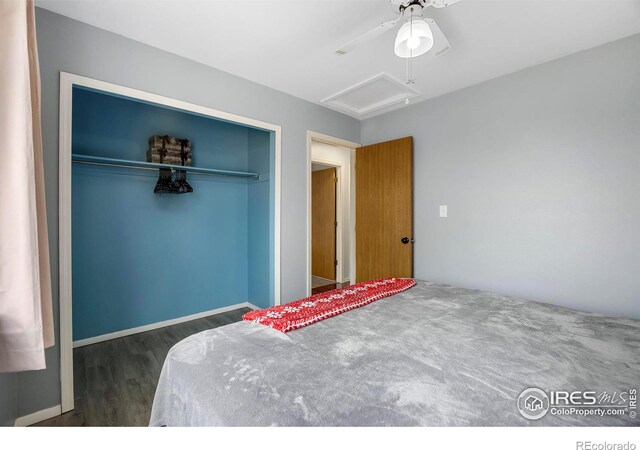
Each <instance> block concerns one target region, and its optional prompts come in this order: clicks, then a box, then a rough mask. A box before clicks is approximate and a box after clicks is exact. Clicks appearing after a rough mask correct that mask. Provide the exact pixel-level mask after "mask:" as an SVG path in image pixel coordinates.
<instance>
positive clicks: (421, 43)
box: [393, 18, 433, 58]
mask: <svg viewBox="0 0 640 450" xmlns="http://www.w3.org/2000/svg"><path fill="white" fill-rule="evenodd" d="M431 47H433V33H432V32H431V28H429V24H427V22H425V21H424V20H422V19H413V18H412V19H410V20H408V21H407V22H405V24H404V25H402V26H401V27H400V29H399V30H398V34H397V35H396V43H395V45H394V47H393V50H394V52H395V54H396V56H399V57H400V58H413V57H414V56H420V55H424V54H425V53H427V52H428V51H429V50H431Z"/></svg>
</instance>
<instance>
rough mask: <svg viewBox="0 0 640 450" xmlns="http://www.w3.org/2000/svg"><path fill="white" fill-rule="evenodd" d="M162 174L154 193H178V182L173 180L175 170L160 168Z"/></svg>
mask: <svg viewBox="0 0 640 450" xmlns="http://www.w3.org/2000/svg"><path fill="white" fill-rule="evenodd" d="M159 170H160V176H159V177H158V182H157V183H156V187H155V189H154V190H153V192H154V194H178V193H179V190H180V188H179V187H178V183H176V182H175V181H174V180H173V172H172V171H171V169H159Z"/></svg>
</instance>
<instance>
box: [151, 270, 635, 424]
mask: <svg viewBox="0 0 640 450" xmlns="http://www.w3.org/2000/svg"><path fill="white" fill-rule="evenodd" d="M528 388H539V389H540V390H542V391H544V392H545V393H547V394H548V395H552V392H574V391H579V392H581V393H584V392H585V391H587V392H595V393H597V395H601V394H602V393H605V395H606V396H609V397H608V398H607V397H604V399H605V400H606V401H607V402H608V403H611V404H613V402H614V400H615V401H621V400H626V405H627V409H626V412H624V411H623V413H622V414H620V415H607V414H606V413H605V414H604V415H602V416H599V415H586V414H584V413H578V412H574V413H573V414H568V413H566V410H563V411H565V414H552V413H551V411H549V412H548V413H546V414H545V415H544V416H543V417H541V418H539V419H537V420H531V419H528V418H525V417H524V415H523V414H522V413H521V412H520V410H519V407H518V406H519V405H521V403H520V402H522V401H523V399H522V398H521V399H520V400H519V397H520V396H521V394H522V393H523V391H525V390H527V389H528ZM638 388H640V321H637V320H632V319H623V318H612V317H605V316H602V315H597V314H591V313H585V312H580V311H575V310H571V309H566V308H561V307H557V306H553V305H548V304H542V303H536V302H531V301H524V300H519V299H515V298H510V297H504V296H500V295H496V294H491V293H487V292H481V291H477V290H469V289H460V288H454V287H450V286H445V285H439V284H433V283H427V282H418V283H417V285H416V286H415V287H413V288H412V289H409V290H408V291H405V292H403V293H400V294H397V295H394V296H392V297H388V298H385V299H382V300H379V301H376V302H374V303H371V304H369V305H367V306H365V307H362V308H359V309H356V310H353V311H349V312H346V313H344V314H341V315H339V316H336V317H333V318H330V319H326V320H323V321H321V322H318V323H315V324H313V325H309V326H307V327H304V328H301V329H298V330H295V331H291V332H289V333H286V334H285V333H282V332H280V331H276V330H274V329H271V328H268V327H265V326H263V325H259V324H256V323H252V322H238V323H234V324H230V325H227V326H223V327H220V328H216V329H213V330H208V331H204V332H202V333H199V334H195V335H193V336H191V337H189V338H187V339H185V340H183V341H181V342H179V343H178V344H176V345H175V346H174V347H173V348H172V349H171V351H170V352H169V354H168V356H167V359H166V361H165V363H164V366H163V369H162V373H161V375H160V379H159V382H158V388H157V391H156V395H155V399H154V403H153V410H152V414H151V421H150V425H151V426H164V425H166V426H529V425H542V426H550V425H552V426H555V425H563V426H575V425H580V426H582V425H584V426H604V425H606V426H614V425H636V426H637V425H640V420H639V419H638V418H637V417H634V414H631V410H630V409H629V395H630V393H633V390H634V389H638ZM598 401H599V402H600V400H598ZM603 401H604V400H603ZM583 403H585V402H583ZM546 406H547V407H548V406H549V405H546ZM603 409H605V410H606V409H607V408H603ZM618 409H620V408H618ZM578 410H579V411H583V410H584V408H580V407H578V408H576V411H578ZM633 412H634V413H635V410H634V411H633Z"/></svg>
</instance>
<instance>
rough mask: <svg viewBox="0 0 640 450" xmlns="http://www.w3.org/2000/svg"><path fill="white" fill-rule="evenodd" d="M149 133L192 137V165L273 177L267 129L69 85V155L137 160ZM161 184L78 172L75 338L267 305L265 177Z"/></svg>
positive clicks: (138, 175)
mask: <svg viewBox="0 0 640 450" xmlns="http://www.w3.org/2000/svg"><path fill="white" fill-rule="evenodd" d="M152 134H169V135H173V136H178V137H186V138H189V139H191V140H192V150H193V165H197V166H199V167H211V168H221V169H229V170H249V169H251V170H256V171H260V172H261V173H266V174H269V173H270V170H271V168H270V164H269V161H270V154H271V153H272V152H273V148H272V145H271V144H270V141H271V139H270V133H268V132H266V131H262V130H255V129H251V128H248V127H243V126H238V125H235V124H230V123H226V122H221V121H217V120H213V119H210V118H204V117H201V116H197V115H193V114H189V113H186V112H180V111H176V110H172V109H168V108H164V107H159V106H153V105H149V104H145V103H142V102H137V101H133V100H130V99H123V98H118V97H115V96H111V95H108V94H102V93H97V92H93V91H88V90H84V89H78V88H75V89H74V93H73V136H72V138H73V152H74V153H81V154H86V155H93V156H103V157H114V158H122V159H135V160H140V161H144V160H145V152H146V150H147V146H148V144H147V140H148V138H149V136H151V135H152ZM265 161H266V164H265ZM250 166H251V167H250ZM157 177H158V173H157V172H156V171H141V170H129V169H124V168H110V167H97V166H86V165H80V164H74V165H73V178H72V191H73V192H72V202H73V203H72V227H73V228H72V236H73V338H74V340H79V339H86V338H89V337H93V336H99V335H102V334H106V333H111V332H115V331H120V330H125V329H129V328H134V327H138V326H142V325H148V324H152V323H155V322H160V321H164V320H169V319H174V318H178V317H183V316H187V315H190V314H195V313H199V312H203V311H208V310H212V309H215V308H220V307H223V306H229V305H233V304H237V303H242V302H246V301H250V302H252V303H254V304H257V305H258V306H262V307H264V306H269V304H271V302H272V299H273V293H272V288H271V284H270V281H269V279H270V274H272V270H273V268H272V267H271V266H272V265H273V264H272V261H273V258H271V255H272V239H271V237H270V223H271V221H272V217H271V215H270V208H271V205H272V200H271V197H272V196H271V193H270V189H269V187H270V185H271V184H272V183H271V182H270V179H271V177H270V176H265V177H264V178H265V181H261V182H255V183H253V182H247V181H246V180H242V179H230V178H222V177H210V176H203V175H195V174H189V175H188V181H189V183H190V184H191V185H192V186H193V189H194V192H193V193H190V194H183V195H166V194H165V195H157V194H154V193H153V188H154V186H155V184H156V181H157Z"/></svg>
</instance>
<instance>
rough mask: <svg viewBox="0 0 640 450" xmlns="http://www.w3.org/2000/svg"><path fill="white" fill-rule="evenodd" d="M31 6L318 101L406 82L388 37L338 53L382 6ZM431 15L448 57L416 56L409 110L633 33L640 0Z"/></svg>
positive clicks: (567, 1) (545, 3)
mask: <svg viewBox="0 0 640 450" xmlns="http://www.w3.org/2000/svg"><path fill="white" fill-rule="evenodd" d="M36 3H37V5H38V6H40V7H42V8H45V9H48V10H51V11H54V12H57V13H59V14H63V15H65V16H68V17H71V18H73V19H76V20H79V21H82V22H85V23H88V24H91V25H94V26H97V27H99V28H103V29H105V30H109V31H112V32H114V33H117V34H120V35H123V36H126V37H129V38H131V39H135V40H137V41H140V42H143V43H145V44H149V45H152V46H154V47H158V48H161V49H163V50H167V51H169V52H172V53H176V54H178V55H181V56H184V57H186V58H190V59H192V60H195V61H199V62H201V63H204V64H207V65H209V66H212V67H216V68H218V69H221V70H224V71H226V72H229V73H233V74H235V75H238V76H240V77H243V78H246V79H249V80H252V81H255V82H257V83H260V84H263V85H266V86H269V87H272V88H274V89H278V90H280V91H283V92H287V93H289V94H292V95H294V96H296V97H300V98H303V99H306V100H309V101H311V102H314V103H318V104H322V100H323V99H325V98H328V97H331V96H333V95H334V94H336V93H339V92H341V91H344V90H345V89H348V88H350V87H352V86H354V85H356V84H358V83H361V82H362V81H364V80H367V79H370V78H372V77H374V76H376V75H378V74H380V73H383V72H386V73H387V74H389V75H391V76H392V77H394V78H397V79H398V80H402V81H404V80H405V63H404V60H402V59H400V58H398V57H396V56H395V55H394V53H393V41H394V38H395V32H394V31H392V32H390V33H387V34H385V35H383V36H380V37H378V38H376V39H375V40H373V41H370V42H369V43H367V44H365V45H363V46H362V47H361V48H358V49H357V50H355V51H353V52H352V53H349V54H347V55H344V56H339V55H336V54H335V53H334V51H335V50H336V49H337V48H338V47H339V46H341V45H342V44H344V43H346V42H347V41H349V40H351V39H352V38H354V37H356V36H357V35H359V34H360V33H363V32H365V31H367V30H368V29H370V28H372V27H374V26H375V25H377V24H379V23H380V22H382V21H385V20H388V19H390V18H393V17H395V15H394V14H393V12H392V7H391V4H390V3H389V1H388V0H368V1H364V0H361V1H358V0H342V1H336V0H281V1H274V0H255V1H247V0H243V1H239V0H228V1H219V0H210V1H203V0H199V1H196V0H155V1H150V0H135V1H126V0H91V1H79V0H39V1H37V2H36ZM428 15H429V16H431V17H433V18H434V19H435V20H436V22H437V23H438V24H439V26H440V28H441V29H442V31H443V32H444V33H445V35H446V36H447V37H448V39H449V41H450V42H451V44H452V46H453V50H451V51H450V52H448V53H446V54H444V55H443V56H440V57H438V58H436V57H433V56H431V55H424V56H420V57H418V58H416V59H415V62H414V67H413V71H414V76H417V81H416V83H415V85H414V87H415V88H416V89H417V90H418V91H419V95H418V96H417V97H415V98H413V99H412V102H413V103H415V102H418V101H421V100H425V99H428V98H431V97H435V96H438V95H442V94H445V93H447V92H451V91H455V90H458V89H461V88H464V87H466V86H470V85H473V84H476V83H480V82H482V81H485V80H488V79H491V78H495V77H498V76H500V75H504V74H507V73H510V72H515V71H518V70H520V69H523V68H525V67H529V66H533V65H536V64H540V63H542V62H545V61H549V60H552V59H556V58H559V57H562V56H564V55H568V54H571V53H575V52H577V51H580V50H584V49H587V48H591V47H594V46H597V45H599V44H603V43H605V42H610V41H613V40H616V39H620V38H622V37H625V36H629V35H632V34H636V33H640V0H609V1H602V0H582V1H579V0H501V1H486V0H462V1H461V2H460V3H457V4H454V5H451V6H449V7H447V8H444V9H439V10H436V9H433V8H430V9H429V10H428ZM402 105H404V103H403V102H401V103H398V104H397V105H395V106H392V107H390V108H385V109H379V110H376V111H374V112H371V113H368V114H358V113H357V112H351V115H353V116H355V117H359V118H363V117H367V116H370V115H375V114H380V113H383V112H386V111H388V110H390V109H394V108H398V107H402ZM329 106H331V105H329Z"/></svg>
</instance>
